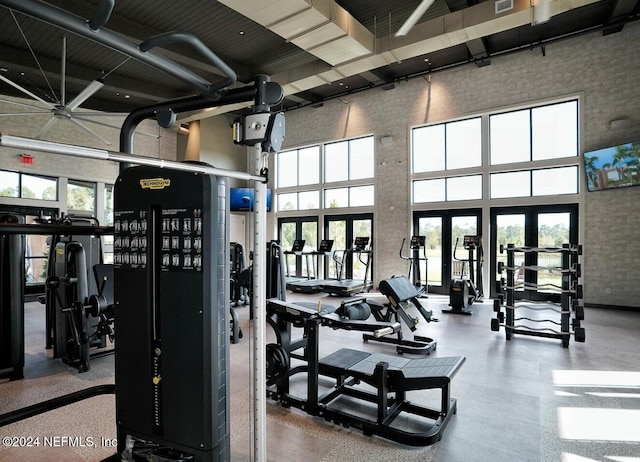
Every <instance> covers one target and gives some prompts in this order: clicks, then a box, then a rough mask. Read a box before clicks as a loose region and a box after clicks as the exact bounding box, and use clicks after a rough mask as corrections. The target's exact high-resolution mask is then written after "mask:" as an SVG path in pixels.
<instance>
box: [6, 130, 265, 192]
mask: <svg viewBox="0 0 640 462" xmlns="http://www.w3.org/2000/svg"><path fill="white" fill-rule="evenodd" d="M0 146H5V147H8V148H17V149H28V150H31V151H40V152H51V153H54V154H62V155H67V156H75V157H85V158H90V159H99V160H109V161H113V162H120V163H128V164H132V165H148V166H154V167H160V168H171V169H174V170H184V171H189V172H200V173H205V174H208V175H217V176H226V177H228V178H237V179H239V180H245V181H255V182H256V183H262V182H264V181H265V179H264V177H262V176H259V175H252V174H250V173H247V172H237V171H234V170H226V169H222V168H216V167H210V166H207V165H202V164H187V163H182V162H175V161H170V160H163V159H155V158H152V157H141V156H132V155H131V154H125V153H121V152H112V151H107V150H105V149H94V148H87V147H83V146H76V145H72V144H63V143H54V142H52V141H42V140H36V139H32V138H23V137H20V136H10V135H3V134H2V133H0Z"/></svg>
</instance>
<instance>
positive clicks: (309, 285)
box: [287, 239, 335, 294]
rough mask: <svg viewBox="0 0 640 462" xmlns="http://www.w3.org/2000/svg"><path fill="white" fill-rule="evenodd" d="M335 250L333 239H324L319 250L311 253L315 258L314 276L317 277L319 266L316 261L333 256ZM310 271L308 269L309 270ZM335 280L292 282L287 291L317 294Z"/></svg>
mask: <svg viewBox="0 0 640 462" xmlns="http://www.w3.org/2000/svg"><path fill="white" fill-rule="evenodd" d="M332 249H333V239H323V240H322V241H320V245H319V246H318V250H314V251H313V252H310V253H309V255H312V256H313V257H314V258H313V274H314V276H316V275H317V264H316V261H317V259H319V258H320V257H328V256H330V255H331V254H332ZM307 271H308V268H307ZM334 281H335V279H318V278H317V277H314V278H312V279H302V280H299V281H295V282H292V283H290V284H287V289H289V290H291V291H292V292H297V293H301V294H317V293H318V292H321V291H322V287H323V286H324V285H325V284H327V283H330V282H334Z"/></svg>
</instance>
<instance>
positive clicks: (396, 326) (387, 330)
mask: <svg viewBox="0 0 640 462" xmlns="http://www.w3.org/2000/svg"><path fill="white" fill-rule="evenodd" d="M401 329H402V326H401V325H400V323H399V322H395V323H393V325H392V326H389V327H383V328H382V329H378V330H375V331H373V336H374V338H380V337H385V336H387V335H391V334H396V333H398V332H400V330H401Z"/></svg>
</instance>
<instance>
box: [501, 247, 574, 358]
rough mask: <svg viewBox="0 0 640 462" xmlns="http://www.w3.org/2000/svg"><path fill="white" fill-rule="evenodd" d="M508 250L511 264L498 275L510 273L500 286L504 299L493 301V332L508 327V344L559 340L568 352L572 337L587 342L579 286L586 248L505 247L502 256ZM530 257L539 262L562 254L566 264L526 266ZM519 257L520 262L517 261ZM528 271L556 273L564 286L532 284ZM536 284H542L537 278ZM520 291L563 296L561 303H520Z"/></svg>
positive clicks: (522, 301) (561, 258)
mask: <svg viewBox="0 0 640 462" xmlns="http://www.w3.org/2000/svg"><path fill="white" fill-rule="evenodd" d="M505 250H506V253H507V261H506V264H504V263H503V262H499V263H498V273H500V274H502V273H503V272H505V271H506V280H505V279H504V278H503V277H502V276H501V279H500V281H499V282H498V288H499V289H500V297H499V298H497V299H495V300H494V301H493V311H494V312H495V314H496V316H495V318H492V319H491V330H492V331H496V332H497V331H499V330H500V327H504V330H505V335H506V339H507V340H511V337H512V336H513V335H514V334H520V335H529V336H535V337H547V338H555V339H559V340H562V346H563V347H565V348H567V347H568V346H569V340H570V339H571V336H573V337H574V339H575V341H576V342H584V341H585V329H584V327H582V326H581V322H582V321H583V320H584V306H582V305H580V300H582V298H583V289H582V285H581V284H580V283H579V281H580V278H581V277H582V271H581V264H580V257H581V256H582V246H581V245H570V244H564V245H562V247H528V246H516V245H514V244H507V247H506V248H505V247H504V246H503V245H501V246H500V253H501V254H502V253H504V252H505ZM530 253H535V254H536V256H535V257H534V258H533V259H531V260H534V261H536V262H539V259H538V255H540V254H543V253H553V254H559V255H560V260H561V262H562V263H561V265H560V266H545V265H539V264H537V263H536V264H526V262H527V260H528V259H527V258H525V257H526V255H525V254H530ZM518 254H520V255H518ZM516 255H518V256H519V257H520V258H518V259H516ZM516 260H518V261H522V262H523V264H516ZM527 271H529V272H535V273H537V274H540V273H542V272H552V271H553V272H556V273H559V274H560V275H561V279H562V283H561V284H553V283H549V282H545V283H539V282H529V281H528V280H527V278H525V277H524V275H525V274H526V272H527ZM535 280H536V281H538V278H537V277H536V278H535ZM517 290H530V291H535V292H538V291H543V290H552V291H553V292H554V293H559V295H560V302H559V303H555V302H552V301H533V300H518V301H516V291H517ZM542 311H551V312H553V313H556V314H557V315H559V316H558V318H555V319H550V318H540V317H537V316H534V314H535V313H539V312H542ZM527 312H528V313H527ZM523 313H524V314H523ZM527 314H528V315H527ZM532 316H533V317H532Z"/></svg>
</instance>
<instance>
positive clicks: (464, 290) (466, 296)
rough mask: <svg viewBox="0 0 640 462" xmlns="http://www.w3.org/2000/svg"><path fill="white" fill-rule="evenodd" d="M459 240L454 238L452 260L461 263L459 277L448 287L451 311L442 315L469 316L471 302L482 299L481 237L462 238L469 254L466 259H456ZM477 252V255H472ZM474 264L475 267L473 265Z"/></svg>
mask: <svg viewBox="0 0 640 462" xmlns="http://www.w3.org/2000/svg"><path fill="white" fill-rule="evenodd" d="M459 240H460V238H456V245H455V247H454V248H453V258H454V260H456V261H459V262H462V266H461V270H460V277H459V278H454V279H453V280H452V281H451V285H450V286H449V306H451V309H449V310H442V312H443V313H454V314H466V315H471V314H473V311H471V310H470V309H469V306H471V305H472V304H473V302H479V301H482V298H483V297H484V290H483V288H482V286H483V277H482V264H483V262H484V248H483V246H482V236H473V235H465V236H464V237H463V243H462V245H463V247H464V249H465V250H467V251H468V252H469V255H468V257H467V259H462V258H458V257H456V249H457V248H458V242H459ZM476 252H477V255H475V257H474V254H475V253H476ZM467 264H468V265H469V266H468V267H469V275H468V277H467V274H466V273H467ZM474 264H475V265H474Z"/></svg>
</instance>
